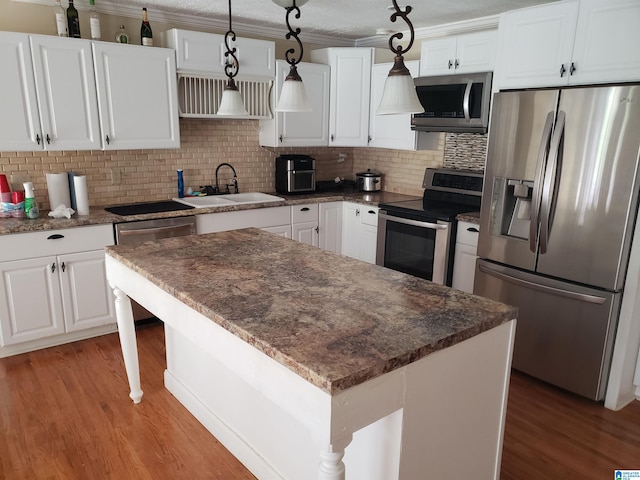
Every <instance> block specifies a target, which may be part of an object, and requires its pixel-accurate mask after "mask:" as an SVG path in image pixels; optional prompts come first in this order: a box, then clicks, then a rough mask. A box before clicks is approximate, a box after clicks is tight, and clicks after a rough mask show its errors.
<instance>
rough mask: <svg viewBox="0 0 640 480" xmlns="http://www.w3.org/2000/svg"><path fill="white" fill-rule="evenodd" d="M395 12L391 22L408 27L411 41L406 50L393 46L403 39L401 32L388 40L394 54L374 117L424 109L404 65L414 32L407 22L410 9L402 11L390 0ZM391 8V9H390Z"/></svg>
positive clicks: (393, 0)
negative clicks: (398, 21) (401, 23)
mask: <svg viewBox="0 0 640 480" xmlns="http://www.w3.org/2000/svg"><path fill="white" fill-rule="evenodd" d="M392 2H393V8H394V9H395V12H393V13H392V14H391V21H392V22H395V21H396V18H398V17H402V19H403V20H404V21H405V22H407V25H409V33H410V34H411V39H410V41H409V45H407V48H405V49H403V48H402V46H401V45H398V46H397V47H394V46H393V41H394V40H395V39H398V40H400V39H401V38H402V37H403V34H402V32H398V33H395V34H393V35H391V38H389V49H390V50H391V51H392V52H393V53H395V54H396V56H395V58H394V60H393V67H392V68H391V70H389V76H388V77H387V80H386V81H385V82H384V90H383V91H382V100H381V101H380V106H378V110H377V111H376V115H393V114H398V113H422V112H424V107H423V106H422V105H421V103H420V100H419V99H418V94H417V93H416V86H415V84H414V83H413V78H412V77H411V73H410V72H409V69H408V68H407V67H406V66H405V64H404V57H403V56H402V54H403V53H406V52H408V51H409V50H410V49H411V46H412V45H413V39H414V31H413V24H412V23H411V21H409V17H408V15H409V13H410V12H411V10H412V9H411V7H409V6H407V7H406V8H405V9H404V11H403V10H402V9H400V7H399V6H398V2H397V1H396V0H392ZM390 8H391V7H390Z"/></svg>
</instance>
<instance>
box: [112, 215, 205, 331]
mask: <svg viewBox="0 0 640 480" xmlns="http://www.w3.org/2000/svg"><path fill="white" fill-rule="evenodd" d="M114 229H115V234H116V244H118V245H134V244H136V243H142V242H147V241H150V240H160V239H162V238H172V237H182V236H185V235H194V234H195V233H196V219H195V217H193V216H189V217H173V218H157V219H154V220H139V221H134V222H122V223H115V224H114ZM131 308H132V310H133V319H134V321H135V322H136V325H143V324H145V323H150V322H153V321H155V320H156V318H155V316H154V315H153V314H152V313H151V312H149V311H148V310H147V309H145V308H144V307H142V306H141V305H140V304H138V303H136V302H134V301H133V300H132V301H131Z"/></svg>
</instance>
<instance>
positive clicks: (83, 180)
mask: <svg viewBox="0 0 640 480" xmlns="http://www.w3.org/2000/svg"><path fill="white" fill-rule="evenodd" d="M73 185H74V187H75V190H76V207H78V208H77V209H76V211H77V212H78V215H89V192H88V191H87V177H85V176H84V175H76V176H75V177H73Z"/></svg>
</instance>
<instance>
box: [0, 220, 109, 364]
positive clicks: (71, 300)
mask: <svg viewBox="0 0 640 480" xmlns="http://www.w3.org/2000/svg"><path fill="white" fill-rule="evenodd" d="M0 245H1V246H2V249H1V253H0V260H3V261H0V296H1V297H2V301H1V302H0V345H1V346H0V357H3V356H7V355H11V354H14V353H21V352H24V351H29V350H34V349H37V348H42V347H46V346H51V345H56V344H60V343H66V342H69V341H74V340H78V339H80V338H86V337H88V336H93V335H96V334H100V333H106V332H108V331H114V330H115V313H114V300H113V294H112V291H111V288H109V285H108V284H107V279H106V273H105V265H104V264H105V254H104V247H105V246H107V245H113V227H112V226H111V224H109V225H97V226H91V227H78V228H72V229H64V230H55V231H46V232H32V233H19V234H13V235H3V236H1V237H0ZM34 253H35V254H37V255H38V256H37V257H34Z"/></svg>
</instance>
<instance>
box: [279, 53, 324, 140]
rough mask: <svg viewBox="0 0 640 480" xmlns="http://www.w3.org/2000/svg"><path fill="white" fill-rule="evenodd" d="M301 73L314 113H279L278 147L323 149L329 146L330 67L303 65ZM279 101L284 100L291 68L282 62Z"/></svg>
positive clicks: (301, 65)
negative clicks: (282, 97) (281, 95)
mask: <svg viewBox="0 0 640 480" xmlns="http://www.w3.org/2000/svg"><path fill="white" fill-rule="evenodd" d="M297 68H298V73H299V74H300V77H301V78H302V81H303V83H304V88H305V91H306V92H307V97H308V99H309V103H310V104H311V111H310V112H289V113H282V112H280V113H276V114H275V115H276V117H277V118H276V122H279V128H278V130H277V132H278V139H277V140H278V143H277V144H276V145H275V146H281V147H322V146H325V147H326V146H327V145H328V144H329V81H330V76H331V71H330V68H329V66H328V65H322V64H318V63H300V64H298V66H297ZM277 70H278V75H277V79H276V82H277V83H276V89H275V91H276V95H277V96H276V97H275V98H274V104H275V102H277V101H278V98H279V97H280V91H281V90H282V84H283V82H284V78H285V77H286V76H287V75H288V74H289V64H288V63H286V62H284V61H279V62H278V68H277Z"/></svg>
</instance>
